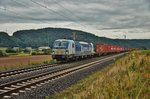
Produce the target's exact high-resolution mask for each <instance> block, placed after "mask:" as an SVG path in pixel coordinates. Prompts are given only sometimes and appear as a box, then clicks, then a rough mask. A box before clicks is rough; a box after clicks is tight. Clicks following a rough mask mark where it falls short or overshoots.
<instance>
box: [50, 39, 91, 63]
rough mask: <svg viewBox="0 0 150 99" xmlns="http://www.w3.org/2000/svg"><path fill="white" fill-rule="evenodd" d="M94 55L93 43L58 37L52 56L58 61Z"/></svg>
mask: <svg viewBox="0 0 150 99" xmlns="http://www.w3.org/2000/svg"><path fill="white" fill-rule="evenodd" d="M93 55H94V46H93V44H92V43H87V42H81V41H74V40H68V39H58V40H56V41H55V42H54V44H53V53H52V57H53V59H56V60H58V61H63V60H75V59H80V58H86V57H91V56H93Z"/></svg>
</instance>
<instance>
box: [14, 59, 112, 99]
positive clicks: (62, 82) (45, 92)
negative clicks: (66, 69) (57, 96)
mask: <svg viewBox="0 0 150 99" xmlns="http://www.w3.org/2000/svg"><path fill="white" fill-rule="evenodd" d="M113 62H114V60H110V61H107V62H104V63H101V64H99V65H95V66H92V67H90V68H86V69H84V70H81V71H78V72H75V73H72V74H71V75H67V76H65V77H62V78H60V79H57V80H54V81H52V82H49V83H47V84H45V85H42V86H41V87H37V88H36V89H32V90H31V91H28V92H26V93H21V94H20V95H19V96H15V97H13V99H45V96H49V98H50V99H51V98H52V97H51V96H52V95H53V94H54V93H56V92H60V91H62V90H64V89H66V88H68V87H70V86H71V85H73V84H76V83H77V82H78V81H79V80H81V79H83V78H85V77H87V76H88V75H91V74H92V73H93V72H96V71H99V70H101V69H102V68H104V67H106V66H108V65H109V64H111V63H113Z"/></svg>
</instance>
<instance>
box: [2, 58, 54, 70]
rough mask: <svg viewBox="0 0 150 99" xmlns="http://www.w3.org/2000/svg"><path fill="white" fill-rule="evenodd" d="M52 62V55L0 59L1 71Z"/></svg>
mask: <svg viewBox="0 0 150 99" xmlns="http://www.w3.org/2000/svg"><path fill="white" fill-rule="evenodd" d="M51 60H52V58H51V56H50V55H35V56H23V57H22V56H13V57H0V71H4V70H10V69H15V68H23V67H26V66H32V65H36V64H42V63H44V62H45V63H46V62H49V61H51Z"/></svg>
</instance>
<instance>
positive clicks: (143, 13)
mask: <svg viewBox="0 0 150 99" xmlns="http://www.w3.org/2000/svg"><path fill="white" fill-rule="evenodd" d="M43 27H61V28H71V29H77V30H83V31H87V32H91V33H93V34H96V35H99V36H105V37H109V38H121V39H122V38H124V37H125V36H124V35H127V38H128V39H150V0H0V31H5V32H8V33H9V35H12V33H13V32H15V31H17V30H24V29H33V28H34V29H36V28H43Z"/></svg>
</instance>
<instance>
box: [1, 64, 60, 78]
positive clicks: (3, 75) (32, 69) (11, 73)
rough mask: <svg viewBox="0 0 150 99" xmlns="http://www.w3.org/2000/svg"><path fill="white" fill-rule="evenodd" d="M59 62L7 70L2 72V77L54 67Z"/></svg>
mask: <svg viewBox="0 0 150 99" xmlns="http://www.w3.org/2000/svg"><path fill="white" fill-rule="evenodd" d="M57 65H59V64H51V65H50V64H44V65H39V66H34V67H29V68H23V69H16V70H10V71H5V72H0V78H4V77H8V76H12V75H16V74H21V73H26V72H30V71H36V70H41V69H46V68H49V67H54V66H57Z"/></svg>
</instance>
